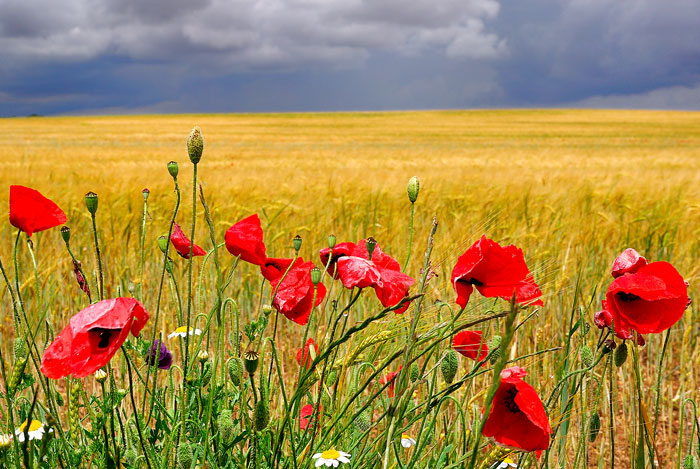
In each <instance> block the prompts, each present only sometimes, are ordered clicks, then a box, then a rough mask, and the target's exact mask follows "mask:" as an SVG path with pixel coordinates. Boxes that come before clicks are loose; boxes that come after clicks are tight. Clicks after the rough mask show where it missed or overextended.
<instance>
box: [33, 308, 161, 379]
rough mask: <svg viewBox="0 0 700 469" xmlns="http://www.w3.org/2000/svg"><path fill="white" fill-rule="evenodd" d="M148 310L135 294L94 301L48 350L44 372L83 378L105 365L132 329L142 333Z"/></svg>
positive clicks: (54, 375)
mask: <svg viewBox="0 0 700 469" xmlns="http://www.w3.org/2000/svg"><path fill="white" fill-rule="evenodd" d="M148 317H149V315H148V312H146V310H145V309H144V307H143V305H142V304H141V303H139V302H138V301H137V300H135V299H133V298H114V299H111V300H103V301H100V302H98V303H95V304H92V305H90V306H88V307H87V308H85V309H83V310H82V311H80V312H79V313H78V314H76V315H75V316H73V317H72V318H71V319H70V323H69V324H68V326H66V328H65V329H63V330H62V331H61V333H60V334H58V336H56V338H55V339H54V341H53V342H52V343H51V345H49V347H48V348H47V349H46V351H45V352H44V356H43V358H42V359H41V372H42V373H44V374H45V375H46V376H48V377H49V378H52V379H59V378H63V377H65V376H68V375H73V377H75V378H83V377H85V376H87V375H89V374H91V373H94V372H95V371H97V370H98V369H100V368H102V367H103V366H105V365H106V364H107V363H108V362H109V361H110V360H111V359H112V357H113V356H114V354H115V353H117V350H119V347H121V346H122V344H123V343H124V341H125V340H126V337H127V336H128V335H129V331H131V334H132V335H134V336H138V335H139V333H140V332H141V329H143V327H144V326H145V325H146V322H147V321H148Z"/></svg>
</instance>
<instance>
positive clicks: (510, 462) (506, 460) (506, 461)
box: [503, 458, 515, 464]
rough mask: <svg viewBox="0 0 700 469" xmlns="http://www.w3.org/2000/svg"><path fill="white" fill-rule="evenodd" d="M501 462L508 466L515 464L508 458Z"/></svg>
mask: <svg viewBox="0 0 700 469" xmlns="http://www.w3.org/2000/svg"><path fill="white" fill-rule="evenodd" d="M503 462H505V463H508V464H515V462H513V460H512V459H510V458H505V459H504V460H503Z"/></svg>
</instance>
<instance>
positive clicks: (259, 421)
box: [253, 400, 270, 432]
mask: <svg viewBox="0 0 700 469" xmlns="http://www.w3.org/2000/svg"><path fill="white" fill-rule="evenodd" d="M253 421H254V422H255V429H256V430H257V431H259V432H261V431H263V430H265V428H267V424H268V423H270V407H269V406H268V405H267V400H259V401H258V403H257V404H255V413H254V414H253Z"/></svg>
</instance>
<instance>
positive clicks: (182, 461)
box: [177, 441, 194, 469]
mask: <svg viewBox="0 0 700 469" xmlns="http://www.w3.org/2000/svg"><path fill="white" fill-rule="evenodd" d="M193 459H194V454H192V446H190V442H189V441H185V442H182V443H180V444H179V445H178V447H177V463H178V465H179V466H180V469H190V468H191V467H192V460H193Z"/></svg>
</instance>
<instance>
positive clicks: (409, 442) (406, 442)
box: [401, 433, 416, 448]
mask: <svg viewBox="0 0 700 469" xmlns="http://www.w3.org/2000/svg"><path fill="white" fill-rule="evenodd" d="M415 444H416V440H414V439H413V438H411V437H410V436H409V435H407V434H406V433H404V434H403V435H401V446H403V447H404V448H410V447H411V446H415Z"/></svg>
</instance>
